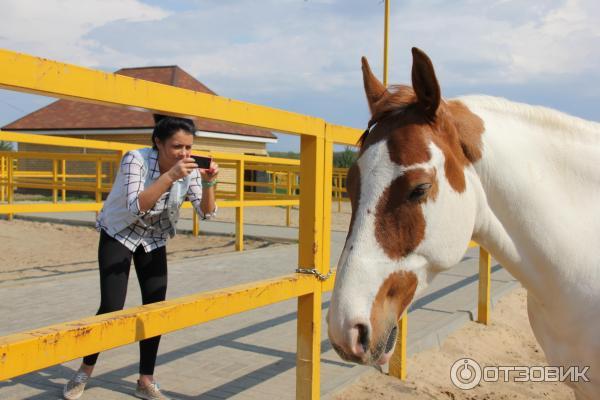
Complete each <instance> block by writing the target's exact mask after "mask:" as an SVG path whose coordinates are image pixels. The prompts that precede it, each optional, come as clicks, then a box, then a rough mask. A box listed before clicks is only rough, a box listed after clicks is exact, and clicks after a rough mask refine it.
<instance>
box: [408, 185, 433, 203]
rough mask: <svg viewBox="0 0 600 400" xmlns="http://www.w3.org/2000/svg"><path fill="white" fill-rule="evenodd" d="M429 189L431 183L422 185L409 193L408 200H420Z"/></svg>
mask: <svg viewBox="0 0 600 400" xmlns="http://www.w3.org/2000/svg"><path fill="white" fill-rule="evenodd" d="M430 188H431V183H422V184H420V185H418V186H417V187H416V188H414V189H413V191H412V192H411V193H410V196H409V197H408V199H409V200H410V201H418V200H421V199H422V198H423V197H424V196H425V195H426V194H427V191H428V190H429V189H430Z"/></svg>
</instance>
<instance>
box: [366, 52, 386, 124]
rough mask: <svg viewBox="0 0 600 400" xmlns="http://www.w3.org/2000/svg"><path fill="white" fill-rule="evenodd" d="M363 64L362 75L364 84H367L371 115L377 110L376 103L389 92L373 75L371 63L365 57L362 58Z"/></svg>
mask: <svg viewBox="0 0 600 400" xmlns="http://www.w3.org/2000/svg"><path fill="white" fill-rule="evenodd" d="M361 62H362V73H363V83H364V84H365V94H366V95H367V102H368V103H369V110H371V114H373V111H374V110H375V103H377V102H378V101H379V100H380V99H381V98H382V97H383V95H384V94H385V93H386V92H387V90H386V88H385V86H383V84H382V83H381V82H379V80H378V79H377V78H376V77H375V75H373V72H372V71H371V67H369V62H368V61H367V59H366V58H365V57H362V58H361Z"/></svg>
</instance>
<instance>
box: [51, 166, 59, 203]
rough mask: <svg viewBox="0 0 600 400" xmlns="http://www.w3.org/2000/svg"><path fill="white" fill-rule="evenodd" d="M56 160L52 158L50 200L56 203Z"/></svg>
mask: <svg viewBox="0 0 600 400" xmlns="http://www.w3.org/2000/svg"><path fill="white" fill-rule="evenodd" d="M57 185H58V160H52V186H53V187H52V202H53V203H58V189H57V187H56V186H57Z"/></svg>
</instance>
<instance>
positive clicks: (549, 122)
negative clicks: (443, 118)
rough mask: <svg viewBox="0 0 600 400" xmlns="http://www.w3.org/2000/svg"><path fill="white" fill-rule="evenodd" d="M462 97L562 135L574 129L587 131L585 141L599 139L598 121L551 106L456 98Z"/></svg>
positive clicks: (488, 98) (482, 96) (467, 98)
mask: <svg viewBox="0 0 600 400" xmlns="http://www.w3.org/2000/svg"><path fill="white" fill-rule="evenodd" d="M462 99H464V100H465V101H468V102H469V103H472V104H473V105H476V106H477V107H481V108H483V109H486V110H489V111H495V112H504V113H509V114H510V115H512V116H515V117H517V118H520V119H523V120H526V121H530V122H531V123H533V124H535V125H539V126H543V127H544V128H546V129H547V130H548V131H557V132H562V133H563V134H564V135H568V133H569V132H574V131H577V132H581V133H583V132H587V133H589V136H590V137H587V136H588V135H586V139H585V140H586V142H587V141H590V140H591V141H596V142H598V141H600V135H599V134H598V133H599V132H600V123H598V122H594V121H588V120H585V119H582V118H579V117H575V116H572V115H569V114H566V113H563V112H561V111H558V110H554V109H552V108H547V107H543V106H534V105H530V104H525V103H518V102H514V101H510V100H507V99H504V98H501V97H494V96H485V95H471V96H462V97H459V98H457V99H456V100H459V101H460V100H462ZM594 139H595V140H594Z"/></svg>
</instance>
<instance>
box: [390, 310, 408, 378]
mask: <svg viewBox="0 0 600 400" xmlns="http://www.w3.org/2000/svg"><path fill="white" fill-rule="evenodd" d="M407 314H408V310H407V311H404V313H402V317H400V319H399V320H398V336H397V337H396V349H395V350H394V354H392V358H391V359H390V369H389V374H390V375H391V376H395V377H396V378H398V379H402V380H404V379H406V339H407V336H408V317H407Z"/></svg>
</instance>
